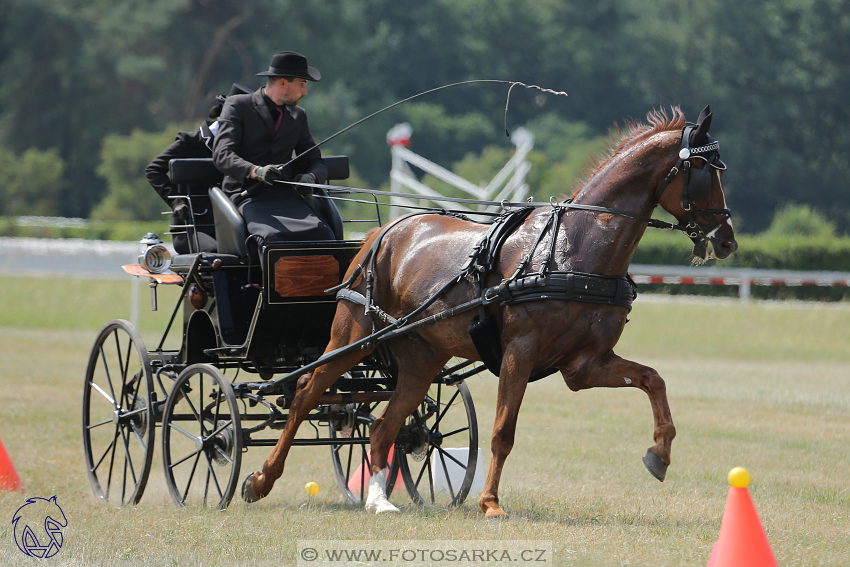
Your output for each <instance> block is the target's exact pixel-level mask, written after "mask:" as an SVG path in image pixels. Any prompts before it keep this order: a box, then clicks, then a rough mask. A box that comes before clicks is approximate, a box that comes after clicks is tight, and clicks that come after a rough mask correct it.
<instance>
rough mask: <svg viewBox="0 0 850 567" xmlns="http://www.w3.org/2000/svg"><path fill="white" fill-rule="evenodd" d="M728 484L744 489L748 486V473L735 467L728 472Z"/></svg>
mask: <svg viewBox="0 0 850 567" xmlns="http://www.w3.org/2000/svg"><path fill="white" fill-rule="evenodd" d="M728 479H729V484H730V485H731V486H734V487H735V488H746V487H748V486H749V485H750V473H748V472H747V469H745V468H742V467H735V468H734V469H732V470H731V471H729V476H728Z"/></svg>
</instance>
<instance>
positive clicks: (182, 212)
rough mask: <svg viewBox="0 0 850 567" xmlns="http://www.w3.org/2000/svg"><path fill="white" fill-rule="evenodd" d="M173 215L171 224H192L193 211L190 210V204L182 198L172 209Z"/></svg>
mask: <svg viewBox="0 0 850 567" xmlns="http://www.w3.org/2000/svg"><path fill="white" fill-rule="evenodd" d="M172 213H173V214H172V215H171V224H174V225H180V224H191V222H190V221H191V217H192V215H191V212H190V211H189V204H188V203H187V202H186V201H184V200H183V199H180V200H178V201H177V203H176V204H175V205H174V208H173V209H172Z"/></svg>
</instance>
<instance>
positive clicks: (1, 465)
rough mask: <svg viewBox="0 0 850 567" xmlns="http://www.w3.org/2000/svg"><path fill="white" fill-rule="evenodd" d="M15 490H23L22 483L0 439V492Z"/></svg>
mask: <svg viewBox="0 0 850 567" xmlns="http://www.w3.org/2000/svg"><path fill="white" fill-rule="evenodd" d="M15 490H20V491H21V492H24V484H23V483H22V482H21V477H19V476H18V471H16V470H15V465H13V464H12V459H10V458H9V453H7V452H6V447H4V446H3V441H2V440H0V492H14V491H15Z"/></svg>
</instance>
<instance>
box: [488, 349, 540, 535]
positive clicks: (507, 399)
mask: <svg viewBox="0 0 850 567" xmlns="http://www.w3.org/2000/svg"><path fill="white" fill-rule="evenodd" d="M519 354H520V353H519V352H518V350H516V349H509V350H508V352H506V353H505V356H504V358H503V359H502V368H501V369H500V371H499V390H498V393H497V396H496V421H495V423H494V424H493V437H492V439H491V442H490V450H491V452H492V455H493V457H492V459H490V469H489V470H488V472H487V480H486V481H485V483H484V491H483V492H482V493H481V496H480V497H479V498H478V506H480V507H481V510H482V511H483V512H484V516H485V517H486V518H487V519H501V518H508V517H509V516H508V514H507V513H506V512H505V511H504V510H503V509H502V507H501V506H500V505H499V481H500V480H501V478H502V468H503V467H504V465H505V460H506V459H507V458H508V455H509V454H510V453H511V449H513V446H514V437H515V434H516V421H517V416H518V415H519V408H520V406H521V405H522V398H523V396H524V395H525V388H526V386H528V377H529V376H530V375H531V367H530V366H529V365H528V364H527V359H528V357H527V356H526V357H521V356H519ZM523 359H524V360H523Z"/></svg>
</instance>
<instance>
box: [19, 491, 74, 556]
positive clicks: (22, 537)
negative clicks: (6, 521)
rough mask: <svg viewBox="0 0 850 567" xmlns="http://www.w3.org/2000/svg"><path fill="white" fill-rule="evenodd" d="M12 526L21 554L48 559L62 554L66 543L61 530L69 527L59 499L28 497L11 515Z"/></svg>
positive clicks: (54, 497)
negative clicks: (60, 552)
mask: <svg viewBox="0 0 850 567" xmlns="http://www.w3.org/2000/svg"><path fill="white" fill-rule="evenodd" d="M12 525H14V526H15V543H16V544H17V545H18V549H20V550H21V553H23V554H24V555H29V556H30V557H38V558H39V559H46V558H48V557H53V556H54V555H56V554H57V553H59V549H60V548H61V547H62V543H63V541H64V540H63V538H62V529H63V528H65V527H67V526H68V519H67V518H65V513H64V512H63V511H62V508H60V507H59V504H57V503H56V496H53V497H52V498H50V499H47V498H29V499H27V502H26V504H24V505H23V506H21V507H20V508H18V511H17V512H15V515H14V516H12Z"/></svg>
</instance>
